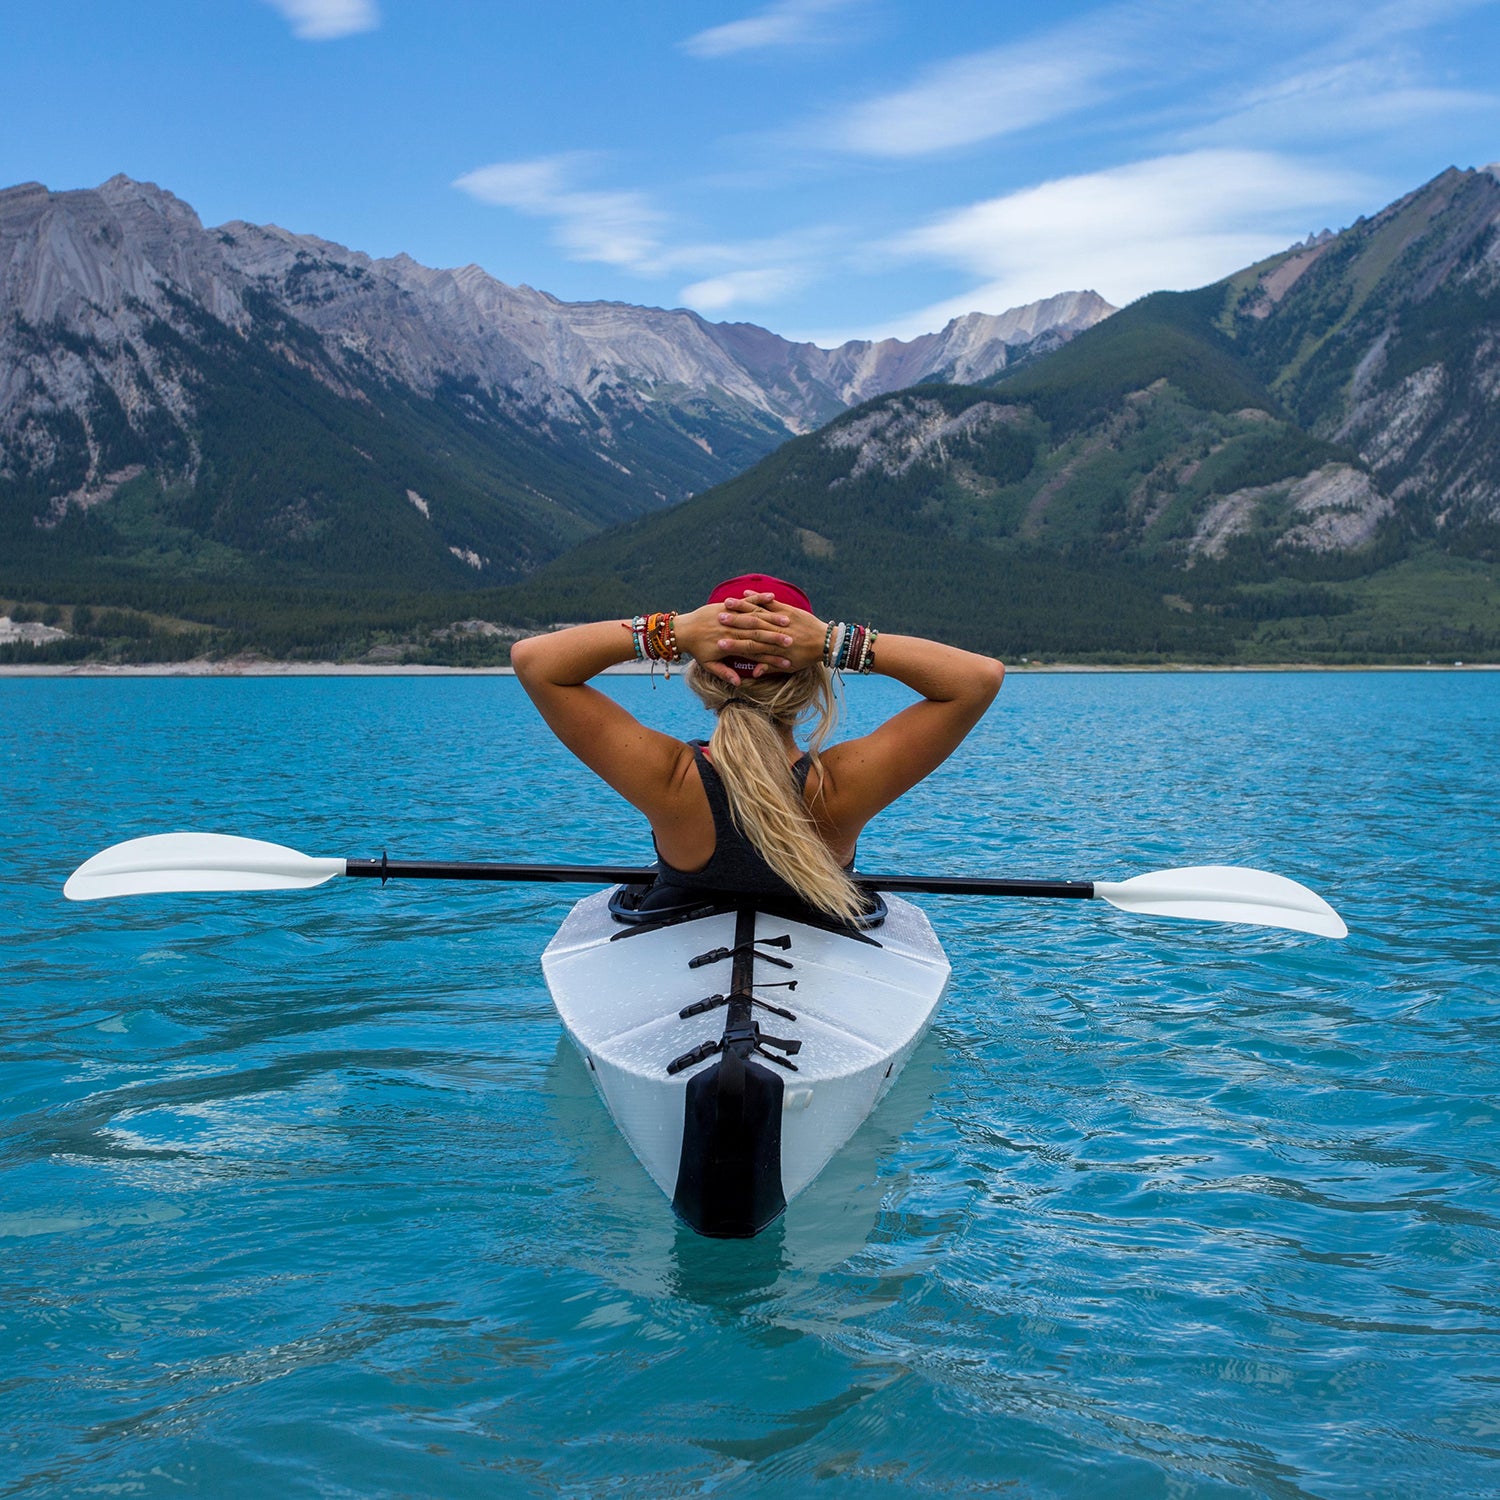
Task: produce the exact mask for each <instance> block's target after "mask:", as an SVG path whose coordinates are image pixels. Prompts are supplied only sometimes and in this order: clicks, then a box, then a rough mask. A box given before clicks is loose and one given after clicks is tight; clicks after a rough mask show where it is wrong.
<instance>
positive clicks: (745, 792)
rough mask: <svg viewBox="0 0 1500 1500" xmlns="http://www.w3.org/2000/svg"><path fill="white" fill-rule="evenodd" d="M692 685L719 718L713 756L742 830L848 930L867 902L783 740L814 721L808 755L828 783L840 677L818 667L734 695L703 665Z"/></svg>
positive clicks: (692, 672)
mask: <svg viewBox="0 0 1500 1500" xmlns="http://www.w3.org/2000/svg"><path fill="white" fill-rule="evenodd" d="M687 680H688V686H689V687H691V688H692V690H693V691H694V692H695V693H696V694H697V695H698V697H699V698H700V699H701V700H702V701H703V706H704V707H705V708H707V709H709V710H710V711H711V712H712V713H714V714H715V715H716V716H717V722H716V723H715V725H714V732H713V738H712V739H710V740H709V742H708V750H709V755H710V757H711V758H712V760H713V764H714V769H715V770H716V771H717V772H718V773H719V779H720V780H721V781H722V782H723V783H724V790H725V792H726V793H727V794H728V796H729V811H730V814H731V816H732V817H733V818H734V823H735V827H737V828H738V829H739V830H740V832H741V833H743V834H744V835H745V837H746V838H747V839H749V840H750V843H751V844H752V845H753V846H754V848H755V849H756V851H757V852H758V853H759V854H760V856H761V858H762V859H764V860H765V862H766V863H767V864H768V865H770V867H771V869H772V870H774V871H775V872H776V874H778V875H779V876H780V877H781V878H782V879H783V880H784V881H786V883H787V884H788V885H789V886H791V888H792V889H793V890H794V891H796V893H797V894H798V895H799V896H800V897H801V898H802V899H803V900H804V901H805V902H807V904H808V905H809V906H811V907H814V908H816V909H817V910H818V911H821V912H826V913H827V914H828V915H829V916H831V917H838V918H839V919H840V920H842V921H846V922H847V921H852V920H853V919H854V918H856V917H859V916H861V915H862V914H863V913H864V912H865V910H866V902H865V899H864V897H863V896H862V895H861V893H860V890H859V887H858V886H856V885H855V884H854V882H853V881H852V880H851V879H850V878H849V876H848V874H847V872H846V871H845V870H844V869H842V868H841V866H840V865H839V863H838V861H837V860H836V859H835V858H834V857H833V852H832V851H831V850H830V849H829V847H828V845H827V844H825V843H824V842H823V839H822V836H821V835H820V834H819V833H818V829H817V825H816V824H815V823H814V822H813V819H812V815H811V814H810V813H809V812H808V810H807V804H806V803H805V802H804V801H803V799H802V797H801V796H800V795H799V794H798V787H797V783H796V781H795V780H794V779H793V777H792V776H791V774H790V771H789V768H788V766H787V760H786V745H785V742H784V741H783V739H782V737H781V734H780V732H779V731H780V730H781V729H782V728H790V729H795V728H796V727H797V725H798V724H800V723H801V722H802V721H803V720H804V719H809V718H812V719H813V720H814V723H813V728H812V733H811V735H810V736H809V737H808V746H807V750H808V755H809V757H810V758H811V760H812V772H813V773H815V774H819V775H821V764H820V762H819V758H818V752H819V751H820V750H821V749H822V747H823V745H824V744H825V743H826V741H827V739H828V736H829V735H830V734H831V733H832V731H833V725H834V721H835V719H836V718H837V705H836V703H835V701H834V696H833V673H832V672H830V671H829V670H828V668H827V667H825V666H823V665H822V664H821V663H815V664H814V665H813V666H811V667H808V668H807V669H806V670H805V671H802V672H793V673H790V674H789V675H787V676H785V677H747V678H745V679H744V680H743V681H742V682H741V683H740V685H739V686H738V687H731V686H730V685H729V684H728V683H727V682H725V681H724V680H723V679H722V678H719V677H715V676H714V675H713V674H712V673H711V672H705V671H703V670H702V668H700V667H699V666H698V664H697V663H696V662H695V663H693V664H692V665H691V666H690V667H689V668H688V670H687ZM817 795H819V796H821V795H822V788H821V786H820V787H819V790H818V793H817Z"/></svg>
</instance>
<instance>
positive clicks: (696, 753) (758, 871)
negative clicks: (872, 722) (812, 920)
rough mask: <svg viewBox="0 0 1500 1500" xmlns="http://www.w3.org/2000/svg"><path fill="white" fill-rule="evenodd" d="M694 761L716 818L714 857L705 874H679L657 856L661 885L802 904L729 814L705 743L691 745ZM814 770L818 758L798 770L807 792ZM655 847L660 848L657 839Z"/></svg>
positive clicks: (794, 772)
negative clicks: (774, 897)
mask: <svg viewBox="0 0 1500 1500" xmlns="http://www.w3.org/2000/svg"><path fill="white" fill-rule="evenodd" d="M688 743H689V744H690V745H691V746H692V750H693V759H694V760H695V761H696V762H697V765H698V777H699V779H700V780H701V781H702V783H703V791H704V795H705V796H707V798H708V810H709V811H710V812H711V813H712V814H713V819H714V852H713V855H712V857H711V858H710V859H709V861H708V863H707V864H706V865H704V867H703V868H702V869H701V870H679V869H677V868H675V867H674V866H672V865H669V864H668V863H667V862H666V860H664V859H663V858H662V857H661V850H660V849H658V850H657V851H656V872H657V873H656V884H657V886H658V887H662V886H666V887H670V888H671V889H674V890H690V891H703V890H710V891H733V892H735V893H736V894H739V895H753V896H763V895H764V896H778V897H781V898H783V899H790V900H796V899H797V896H796V893H795V892H794V891H793V890H792V888H791V887H790V886H789V885H788V884H787V883H786V881H784V880H783V879H782V878H781V876H779V875H778V874H777V873H776V872H775V870H773V869H772V868H771V867H770V865H768V864H767V863H766V861H765V859H764V857H763V856H762V855H761V853H760V851H759V850H758V849H757V848H756V847H755V845H754V844H752V843H751V842H750V840H749V839H748V838H746V837H745V835H744V834H743V833H741V832H740V830H739V828H738V827H736V826H735V821H734V816H733V814H731V812H730V811H729V793H728V792H727V791H725V790H724V783H723V781H722V780H721V779H720V777H719V773H718V772H717V771H716V770H715V769H714V765H713V762H712V761H711V760H709V758H708V757H707V756H706V755H705V754H704V753H703V746H704V743H705V742H704V741H703V740H690V741H689V742H688ZM811 768H812V757H811V756H808V755H804V756H803V757H802V758H801V759H800V760H799V761H798V762H797V763H796V764H795V765H794V766H793V767H792V768H791V770H792V777H793V779H794V780H795V781H796V783H797V790H798V792H801V791H802V789H803V788H804V787H805V786H806V785H807V773H808V771H809V770H810V769H811ZM651 842H652V844H653V845H654V844H655V843H656V837H655V835H654V834H653V835H652V839H651Z"/></svg>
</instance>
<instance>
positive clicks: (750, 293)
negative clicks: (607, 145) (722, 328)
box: [453, 153, 828, 313]
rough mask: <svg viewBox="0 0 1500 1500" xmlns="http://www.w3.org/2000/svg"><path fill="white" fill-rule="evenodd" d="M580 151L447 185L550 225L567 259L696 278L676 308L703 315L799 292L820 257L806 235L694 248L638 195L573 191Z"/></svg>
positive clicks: (503, 166)
mask: <svg viewBox="0 0 1500 1500" xmlns="http://www.w3.org/2000/svg"><path fill="white" fill-rule="evenodd" d="M597 163H598V158H597V157H593V156H590V155H587V154H584V153H572V154H563V155H559V156H546V157H540V158H537V159H534V160H531V161H510V162H494V163H492V164H491V165H489V166H487V167H479V168H478V169H476V170H475V171H473V172H466V173H465V174H464V175H463V176H462V177H460V178H458V179H457V180H456V181H455V182H454V184H453V186H454V187H456V188H458V189H459V190H460V191H462V192H465V193H467V194H468V195H469V196H470V197H471V198H475V199H477V200H478V201H479V202H481V203H489V204H493V205H494V206H496V207H497V208H509V209H512V210H513V211H515V212H516V213H522V214H526V215H528V216H530V217H532V218H538V219H548V220H551V221H552V224H553V239H554V241H555V242H556V244H557V245H558V246H559V248H560V249H562V251H563V252H564V253H565V254H566V255H567V256H568V258H569V259H570V260H580V261H597V262H600V263H602V264H605V265H610V266H617V267H619V268H620V269H622V270H626V271H630V272H633V273H635V274H636V275H639V276H645V277H654V278H665V277H674V278H675V277H678V276H681V275H684V274H686V275H688V276H696V277H698V278H699V279H697V280H693V281H690V282H689V283H688V284H687V285H686V286H684V287H682V288H681V290H680V291H678V292H677V293H676V297H677V300H678V301H680V302H681V303H683V304H685V305H686V306H688V307H694V308H697V309H698V311H700V312H704V313H719V312H724V311H726V310H727V309H729V308H731V307H739V306H756V305H760V306H764V305H766V304H768V303H771V302H774V301H775V300H776V298H778V297H782V296H785V295H787V294H788V293H789V292H792V291H795V290H797V289H798V288H800V287H802V286H805V285H806V284H807V283H808V281H809V280H811V279H813V277H814V276H815V275H816V274H817V271H816V268H817V267H818V265H819V264H820V263H821V262H822V260H823V259H824V258H825V252H826V242H827V238H828V236H827V234H826V232H825V231H819V230H807V231H800V232H795V233H789V234H782V235H775V236H771V237H766V238H757V239H750V240H745V241H740V242H737V243H736V242H725V241H698V240H693V239H690V238H685V237H682V236H681V235H676V234H675V231H676V230H677V228H678V226H677V225H676V224H675V222H674V220H673V219H672V217H671V216H670V215H668V214H667V213H665V212H663V210H661V209H660V208H658V207H657V205H656V203H655V202H654V200H653V199H651V198H650V197H648V196H647V195H646V194H645V193H640V192H635V191H631V190H623V191H596V190H589V189H586V188H580V187H579V186H578V185H577V182H578V179H579V178H580V177H583V176H586V174H588V173H589V172H590V171H592V170H594V169H595V168H596V166H597Z"/></svg>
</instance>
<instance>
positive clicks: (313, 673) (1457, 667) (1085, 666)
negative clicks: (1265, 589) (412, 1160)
mask: <svg viewBox="0 0 1500 1500" xmlns="http://www.w3.org/2000/svg"><path fill="white" fill-rule="evenodd" d="M1006 671H1007V673H1008V674H1013V675H1021V676H1035V677H1045V676H1049V675H1058V674H1075V675H1076V674H1081V673H1121V672H1124V673H1129V672H1134V673H1146V672H1158V673H1173V672H1241V673H1244V672H1500V662H1432V663H1422V664H1414V663H1400V662H1393V663H1389V664H1386V665H1381V664H1379V663H1360V664H1339V663H1319V662H1279V663H1278V662H1257V663H1201V662H1156V663H1151V664H1144V665H1117V666H1103V665H1096V664H1091V663H1086V662H1080V663H1071V662H1048V663H1046V664H1044V665H1033V664H1032V663H1029V662H1026V663H1016V664H1012V663H1007V664H1006ZM515 675H516V673H515V668H514V667H439V666H420V665H416V664H413V665H409V666H407V665H402V664H399V663H373V662H326V661H325V662H300V661H261V660H253V661H246V660H233V659H231V660H229V661H208V660H203V659H197V660H193V661H181V662H137V663H130V664H128V665H127V664H121V663H110V662H73V663H59V664H50V663H46V664H43V663H39V664H38V665H36V666H27V665H5V666H0V678H7V677H11V678H16V677H21V678H24V677H99V678H109V677H514V676H515ZM601 675H603V676H607V677H646V676H649V675H650V669H649V668H647V667H645V666H643V665H638V664H637V663H635V662H627V663H625V664H623V665H621V666H617V667H607V668H606V669H605V671H604V673H603V674H601Z"/></svg>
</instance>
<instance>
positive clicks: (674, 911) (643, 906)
mask: <svg viewBox="0 0 1500 1500" xmlns="http://www.w3.org/2000/svg"><path fill="white" fill-rule="evenodd" d="M869 897H870V900H871V902H872V903H873V904H872V905H871V907H870V910H869V911H867V912H865V913H864V915H863V916H861V917H857V918H856V919H855V920H854V921H853V922H851V923H849V924H848V926H849V927H852V928H854V929H855V930H856V931H859V932H863V931H867V930H868V929H870V928H872V927H879V926H880V924H881V923H882V922H884V921H885V918H886V904H885V900H884V898H883V897H882V896H881V894H880V892H879V891H871V892H870V893H869ZM748 899H749V901H750V903H751V904H753V905H754V906H756V907H757V908H759V910H761V911H764V912H767V913H769V914H771V915H773V916H778V917H787V918H790V919H791V920H794V921H798V922H803V923H806V924H807V925H808V926H810V927H827V928H831V929H834V930H837V929H839V928H842V927H844V926H845V924H844V923H842V922H838V921H836V920H834V919H833V918H831V917H827V916H825V915H824V914H823V913H822V912H817V911H813V910H812V908H811V907H807V906H803V905H802V904H801V903H800V902H795V901H778V900H775V899H771V898H767V897H758V898H756V897H751V898H748ZM746 900H747V898H746V897H744V896H741V895H737V894H736V893H735V892H733V891H711V890H696V891H694V890H687V889H684V888H683V887H682V886H671V885H659V884H657V883H656V882H655V881H642V882H640V883H639V884H635V885H621V886H616V887H615V889H614V891H613V893H612V894H611V896H610V898H609V914H610V916H612V917H613V918H614V919H615V921H617V922H624V923H627V924H629V925H631V926H639V925H643V924H645V923H657V922H670V921H674V920H676V921H680V920H682V919H684V918H686V917H688V916H689V915H690V914H697V913H702V915H704V916H708V915H709V914H710V913H712V912H722V911H734V910H735V909H736V908H738V907H739V906H741V905H744V904H745V903H746Z"/></svg>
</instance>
